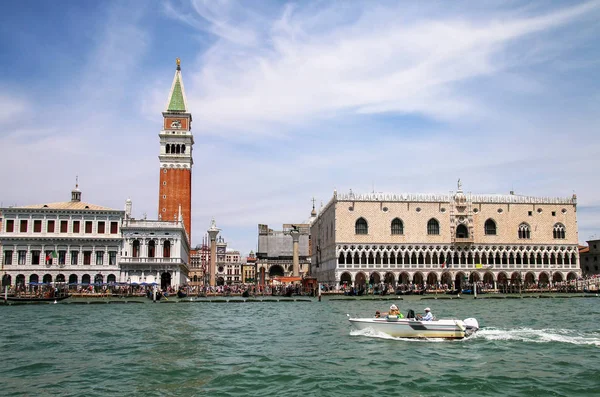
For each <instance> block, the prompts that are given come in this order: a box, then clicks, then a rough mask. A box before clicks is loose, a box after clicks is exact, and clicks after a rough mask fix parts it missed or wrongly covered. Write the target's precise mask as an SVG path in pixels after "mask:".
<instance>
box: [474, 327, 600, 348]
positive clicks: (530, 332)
mask: <svg viewBox="0 0 600 397" xmlns="http://www.w3.org/2000/svg"><path fill="white" fill-rule="evenodd" d="M473 338H483V339H487V340H506V341H521V342H531V343H568V344H573V345H591V346H598V347H600V336H598V335H597V334H590V333H582V332H578V331H576V330H571V329H553V328H546V329H533V328H516V329H508V330H505V329H495V328H486V329H482V330H479V331H478V332H477V333H476V334H475V335H473Z"/></svg>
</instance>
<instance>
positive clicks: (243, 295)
mask: <svg viewBox="0 0 600 397" xmlns="http://www.w3.org/2000/svg"><path fill="white" fill-rule="evenodd" d="M249 296H250V291H249V290H245V291H244V292H242V298H248V297H249Z"/></svg>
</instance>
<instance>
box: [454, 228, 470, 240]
mask: <svg viewBox="0 0 600 397" xmlns="http://www.w3.org/2000/svg"><path fill="white" fill-rule="evenodd" d="M456 237H457V238H468V237H469V229H467V227H466V226H465V225H458V226H457V227H456Z"/></svg>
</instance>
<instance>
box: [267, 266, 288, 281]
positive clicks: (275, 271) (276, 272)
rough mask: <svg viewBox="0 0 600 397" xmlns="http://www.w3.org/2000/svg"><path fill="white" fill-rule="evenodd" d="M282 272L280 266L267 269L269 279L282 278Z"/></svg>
mask: <svg viewBox="0 0 600 397" xmlns="http://www.w3.org/2000/svg"><path fill="white" fill-rule="evenodd" d="M284 275H285V274H284V271H283V267H282V266H281V265H273V266H271V267H270V268H269V277H271V278H273V277H283V276H284Z"/></svg>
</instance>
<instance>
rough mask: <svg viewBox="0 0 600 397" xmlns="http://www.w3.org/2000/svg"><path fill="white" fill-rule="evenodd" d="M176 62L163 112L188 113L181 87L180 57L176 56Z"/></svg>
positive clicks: (183, 91) (183, 90)
mask: <svg viewBox="0 0 600 397" xmlns="http://www.w3.org/2000/svg"><path fill="white" fill-rule="evenodd" d="M176 63H177V69H176V70H175V77H173V84H172V85H171V91H170V92H169V100H168V101H167V108H166V109H165V112H171V113H188V107H187V99H186V97H185V89H184V88H183V79H182V78H181V59H179V58H177V59H176Z"/></svg>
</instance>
